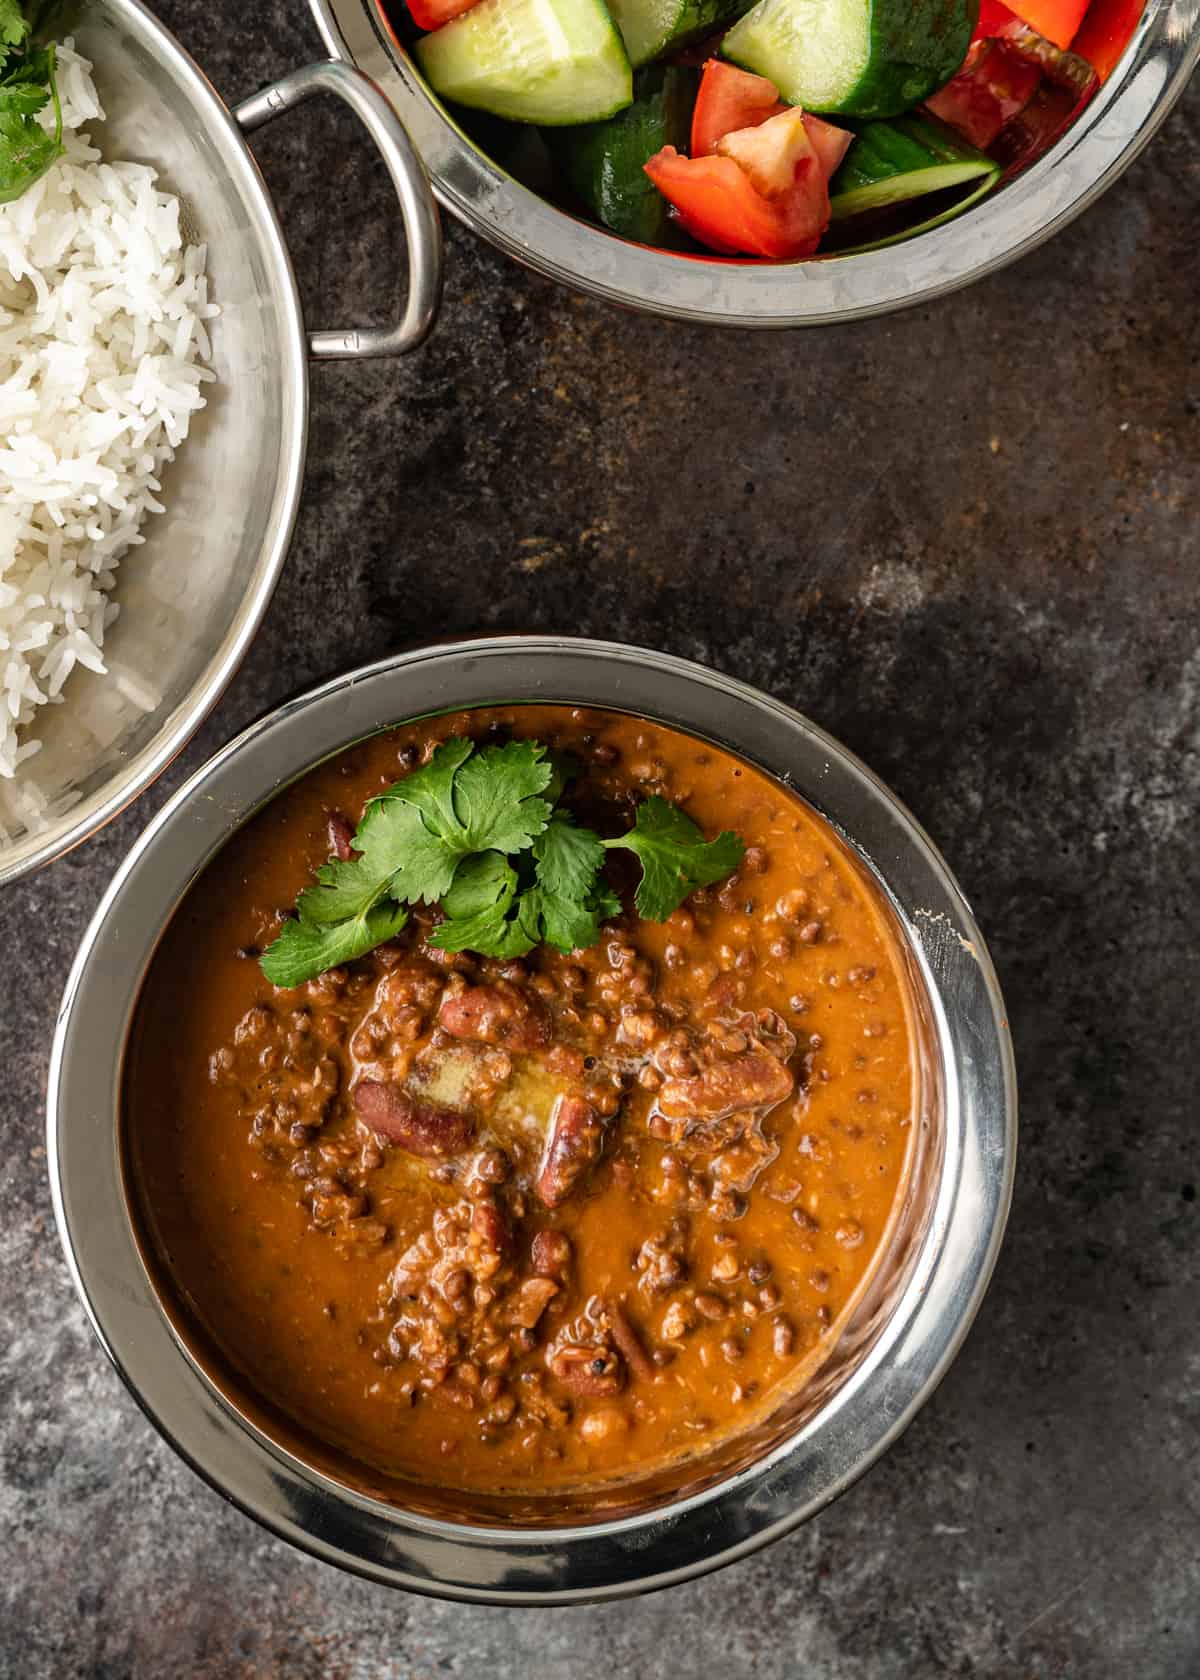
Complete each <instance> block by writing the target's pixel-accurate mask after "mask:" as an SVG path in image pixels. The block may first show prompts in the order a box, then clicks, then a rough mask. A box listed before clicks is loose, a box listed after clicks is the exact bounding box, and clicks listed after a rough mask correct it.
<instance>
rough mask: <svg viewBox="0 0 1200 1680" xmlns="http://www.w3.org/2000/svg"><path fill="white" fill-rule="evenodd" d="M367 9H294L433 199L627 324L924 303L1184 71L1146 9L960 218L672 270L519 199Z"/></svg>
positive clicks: (1139, 117)
mask: <svg viewBox="0 0 1200 1680" xmlns="http://www.w3.org/2000/svg"><path fill="white" fill-rule="evenodd" d="M379 3H380V0H309V7H310V10H311V11H312V13H313V16H314V18H315V20H316V23H317V28H318V29H319V30H320V32H321V37H322V39H323V40H324V42H325V45H326V48H327V49H328V51H329V52H330V54H331V55H332V56H334V57H336V58H342V59H345V60H347V61H348V62H350V63H352V64H357V65H358V67H359V68H360V69H361V70H364V71H365V72H366V73H367V75H369V76H370V77H371V78H372V79H373V80H374V81H375V82H376V83H378V85H379V86H380V87H381V88H382V90H383V92H384V93H386V94H387V96H388V97H389V98H390V99H391V101H392V103H393V104H394V105H395V106H396V108H397V110H398V112H399V114H400V116H401V118H402V120H403V122H404V124H405V126H406V127H407V129H408V130H409V133H410V135H411V136H412V139H413V142H414V144H415V145H416V147H417V150H418V151H419V152H420V154H421V156H422V159H423V160H424V163H425V166H426V168H427V169H428V171H429V174H430V179H431V181H432V184H433V189H434V193H435V194H436V196H437V198H438V199H439V200H440V202H441V203H442V204H443V205H444V206H445V208H446V209H447V210H449V211H450V212H451V213H452V214H453V215H455V216H456V217H457V218H458V219H459V220H460V221H462V222H465V223H466V225H467V226H468V227H470V228H472V229H473V230H474V231H475V232H476V233H478V234H481V235H482V236H483V237H484V238H485V239H487V240H488V241H489V242H490V243H491V244H492V245H495V246H496V247H497V248H498V249H499V250H501V251H503V252H505V254H506V255H508V256H510V257H512V258H514V259H515V260H516V261H518V262H520V263H523V264H524V265H525V266H526V267H528V268H532V269H534V270H535V271H536V272H538V273H539V274H543V275H546V276H548V277H549V278H550V279H552V280H557V281H559V282H560V283H562V284H564V285H568V286H571V287H573V288H575V289H576V290H577V291H581V292H585V293H587V294H589V295H590V296H593V297H597V298H601V299H603V300H604V301H606V302H609V303H615V304H618V305H621V306H622V307H625V308H629V309H635V310H639V311H641V312H642V313H645V314H650V315H657V316H662V317H666V318H669V319H673V320H682V321H693V322H705V323H709V324H712V325H720V326H740V327H777V328H779V327H804V326H823V325H831V324H833V323H835V322H839V321H853V320H861V319H864V318H867V317H870V316H874V315H884V314H890V313H892V312H893V311H895V310H899V309H905V308H909V307H912V306H914V305H916V304H920V303H928V302H931V301H932V300H933V299H934V298H938V297H943V296H945V295H947V294H948V293H950V292H954V291H957V290H959V289H960V288H961V287H963V286H967V285H970V284H971V283H972V282H973V281H975V280H979V279H982V278H984V276H986V275H988V274H992V273H994V272H995V271H996V270H998V269H1000V268H1002V267H1004V266H1005V265H1006V264H1008V263H1010V262H1013V261H1015V260H1016V259H1017V258H1018V257H1022V256H1024V255H1026V254H1027V253H1028V252H1030V251H1032V250H1034V249H1035V248H1036V247H1037V246H1038V245H1040V244H1042V242H1043V241H1044V240H1046V239H1048V238H1049V237H1050V236H1051V235H1052V234H1053V233H1056V232H1057V231H1058V230H1059V229H1061V228H1063V227H1065V226H1066V225H1067V223H1068V222H1070V221H1072V220H1074V218H1075V217H1076V216H1077V215H1079V214H1080V213H1081V212H1082V211H1083V210H1085V209H1086V208H1087V207H1088V205H1090V204H1092V203H1093V202H1094V201H1095V200H1096V199H1097V198H1098V197H1099V196H1100V194H1101V193H1102V192H1104V191H1105V189H1106V188H1107V187H1108V186H1110V185H1111V184H1112V182H1113V181H1115V180H1116V178H1117V176H1118V175H1120V174H1121V173H1122V172H1123V171H1124V170H1125V169H1126V168H1128V166H1129V164H1131V163H1132V162H1133V160H1134V158H1135V157H1136V156H1137V155H1138V153H1139V152H1140V151H1141V149H1142V147H1143V146H1144V145H1146V144H1147V142H1148V141H1149V140H1150V139H1151V138H1152V136H1153V135H1154V133H1155V132H1156V130H1157V129H1158V127H1159V125H1160V124H1161V123H1162V122H1163V121H1164V119H1165V118H1166V116H1167V115H1168V113H1169V112H1170V110H1171V108H1172V106H1173V105H1174V104H1175V101H1176V100H1177V99H1178V98H1179V96H1180V94H1181V93H1182V92H1183V90H1184V88H1185V87H1186V85H1187V82H1188V80H1189V78H1190V76H1191V73H1192V71H1193V69H1194V68H1195V65H1196V63H1197V60H1198V59H1200V24H1198V22H1197V16H1196V12H1195V8H1194V5H1193V4H1192V0H1148V3H1147V5H1146V9H1145V11H1144V12H1143V15H1142V17H1141V19H1140V20H1139V23H1138V25H1137V28H1136V29H1135V31H1134V34H1133V36H1132V38H1131V40H1130V42H1129V44H1128V46H1127V47H1126V50H1125V52H1124V54H1123V55H1122V58H1121V61H1120V63H1119V64H1118V66H1117V67H1116V69H1115V70H1114V71H1113V73H1112V75H1111V76H1110V78H1109V79H1108V81H1107V82H1106V83H1105V84H1104V85H1103V86H1102V87H1101V88H1100V90H1099V91H1098V93H1097V94H1096V96H1095V98H1094V99H1093V100H1092V101H1091V103H1090V104H1089V106H1088V107H1087V109H1086V110H1085V111H1083V112H1082V113H1081V115H1080V116H1079V118H1078V119H1077V120H1076V121H1075V122H1074V123H1073V124H1072V126H1071V128H1070V129H1069V130H1068V131H1067V133H1066V134H1065V135H1063V136H1062V138H1061V139H1060V140H1059V141H1058V142H1057V143H1056V144H1055V145H1054V146H1053V147H1051V149H1050V150H1049V151H1048V152H1047V153H1046V155H1045V156H1044V157H1042V158H1040V159H1039V160H1038V162H1037V163H1036V164H1034V165H1033V166H1032V167H1030V168H1029V169H1027V170H1025V171H1024V172H1023V173H1022V174H1021V175H1020V176H1018V177H1017V178H1016V179H1015V180H1014V181H1012V182H1010V183H1008V184H1007V185H1006V186H1005V187H1004V189H1003V190H1002V191H1000V192H997V193H996V194H994V195H989V196H988V197H986V198H984V199H983V200H982V201H981V202H980V203H979V204H977V205H975V206H974V207H973V208H972V209H971V210H969V211H968V212H967V213H966V215H965V216H964V217H962V218H961V219H960V220H952V221H950V222H948V223H946V224H944V225H943V226H941V227H937V228H934V229H932V230H930V231H929V232H927V233H923V234H919V235H917V236H916V237H915V238H913V239H910V240H907V241H904V242H903V243H900V244H897V245H892V246H889V247H887V248H886V249H883V250H876V251H867V252H863V253H859V254H857V255H849V254H847V255H843V256H836V255H831V256H829V257H824V258H817V259H812V260H808V261H805V262H799V263H790V264H789V263H762V262H753V261H745V260H736V259H735V260H732V261H731V260H730V259H727V258H717V257H714V258H711V259H704V258H700V259H697V258H694V257H684V256H680V255H679V254H677V253H672V252H668V251H661V250H656V249H654V248H652V247H650V246H645V245H637V244H634V243H632V242H631V241H628V240H624V239H620V238H619V237H618V236H617V235H615V234H612V233H609V232H608V231H607V230H605V229H602V228H600V227H597V226H595V225H593V224H592V223H589V222H586V221H583V220H581V219H579V218H577V217H574V216H572V215H570V214H569V213H568V212H566V211H563V210H560V209H558V208H556V207H555V206H554V205H552V204H550V203H548V202H547V201H546V200H545V199H542V198H540V197H539V196H538V195H537V194H536V193H533V192H531V191H530V190H529V189H528V188H526V187H524V186H522V185H521V184H520V183H519V182H518V181H516V180H514V179H513V177H512V176H510V175H508V174H506V173H505V171H504V170H503V169H501V168H500V166H499V165H498V164H496V163H494V162H492V160H491V159H490V158H488V157H486V156H485V155H484V154H483V153H482V152H480V151H479V150H477V149H476V147H475V146H474V144H473V143H472V142H471V141H470V140H469V139H467V137H466V136H465V135H464V134H463V132H462V130H461V129H460V128H459V127H458V126H457V124H456V123H455V122H454V120H453V119H452V117H450V115H449V114H448V113H447V112H446V110H445V109H444V107H443V106H442V105H441V103H440V102H439V101H438V99H437V98H436V96H435V95H433V94H432V93H431V92H430V91H429V90H428V88H427V87H426V86H425V83H424V81H423V79H422V78H421V76H420V74H419V72H418V70H417V69H416V66H415V65H414V64H413V62H412V60H411V59H410V58H409V56H408V54H407V53H406V52H405V51H404V50H403V48H402V47H400V46H399V45H398V43H396V41H395V39H394V37H392V36H391V34H390V31H388V30H387V28H386V26H385V25H384V24H383V23H382V21H381V19H380V15H379Z"/></svg>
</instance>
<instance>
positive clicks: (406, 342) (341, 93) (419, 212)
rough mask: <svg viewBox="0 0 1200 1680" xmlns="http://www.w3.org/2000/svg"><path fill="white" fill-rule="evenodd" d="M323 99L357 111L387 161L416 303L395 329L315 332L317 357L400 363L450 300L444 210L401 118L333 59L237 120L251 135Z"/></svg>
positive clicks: (366, 81)
mask: <svg viewBox="0 0 1200 1680" xmlns="http://www.w3.org/2000/svg"><path fill="white" fill-rule="evenodd" d="M318 93H333V94H336V95H337V97H338V98H339V99H341V100H343V101H344V102H345V103H346V104H347V105H349V107H350V109H351V110H352V111H353V112H354V114H355V116H357V117H358V118H359V120H360V121H361V122H362V123H363V125H364V127H365V128H366V129H367V132H368V133H369V134H370V136H371V138H372V140H374V142H375V144H376V145H377V146H378V148H379V150H380V152H381V153H382V155H383V161H384V163H385V164H386V165H387V171H388V174H389V175H390V176H391V178H392V185H393V187H395V189H396V197H397V198H398V199H399V200H400V215H401V217H402V219H403V221H404V233H405V237H406V238H407V240H408V301H407V303H406V304H405V308H404V314H403V315H402V316H401V318H400V320H399V321H397V322H396V323H395V324H394V325H393V326H390V327H351V328H349V329H348V330H346V331H332V332H310V333H309V335H308V351H309V355H310V356H311V357H312V358H313V360H314V361H320V362H327V361H344V360H346V359H348V358H350V357H360V356H363V357H365V356H399V355H401V354H403V352H404V351H405V350H415V349H416V347H417V345H418V344H420V343H421V341H422V340H423V339H424V338H425V336H426V334H427V333H428V332H429V329H430V327H432V325H433V319H434V316H435V315H436V314H437V307H438V302H439V300H440V298H441V294H442V228H441V222H440V220H439V219H438V212H437V205H436V204H435V203H434V201H433V193H432V192H431V191H430V187H429V178H428V176H427V175H426V174H425V168H424V165H423V164H422V162H421V160H420V158H419V157H418V156H417V153H416V150H415V148H414V146H413V143H412V141H411V140H410V139H409V138H408V135H407V133H406V132H405V129H404V125H403V123H402V122H401V121H400V118H399V117H398V116H397V115H396V113H395V111H394V110H393V109H392V107H391V105H390V104H389V103H388V101H387V100H386V99H385V98H384V96H383V94H382V93H380V91H379V89H378V88H377V87H376V86H375V83H374V82H373V81H371V79H370V77H368V76H364V75H363V73H362V71H361V70H356V69H354V67H353V66H352V65H349V64H339V63H337V62H335V61H334V60H333V59H327V60H324V61H322V62H321V63H318V64H306V65H304V66H302V68H301V69H299V70H293V71H291V73H290V74H289V75H286V76H284V77H282V78H281V79H280V80H279V81H278V82H273V83H272V84H271V86H270V87H266V88H263V89H262V91H261V92H259V93H253V94H251V95H250V97H249V99H243V100H242V102H241V104H240V105H236V106H235V107H234V111H233V115H234V118H235V119H236V121H237V122H238V124H239V125H240V126H241V127H242V128H243V129H245V130H246V131H247V132H248V131H250V130H251V129H255V128H260V127H261V126H262V124H263V123H265V122H270V120H271V118H272V117H277V116H279V114H280V113H281V112H283V111H290V110H291V109H292V107H293V106H295V105H299V104H301V103H302V102H303V101H304V100H306V99H311V98H312V97H313V95H314V94H318Z"/></svg>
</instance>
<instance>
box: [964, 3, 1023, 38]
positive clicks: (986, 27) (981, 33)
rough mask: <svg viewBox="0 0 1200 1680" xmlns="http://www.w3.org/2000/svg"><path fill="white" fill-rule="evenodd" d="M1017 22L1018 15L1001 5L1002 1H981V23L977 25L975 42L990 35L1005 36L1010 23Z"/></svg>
mask: <svg viewBox="0 0 1200 1680" xmlns="http://www.w3.org/2000/svg"><path fill="white" fill-rule="evenodd" d="M1016 21H1017V14H1016V13H1015V12H1014V11H1010V10H1009V8H1008V7H1007V6H1005V5H1003V4H1002V3H1001V0H980V5H979V22H978V23H977V24H976V25H975V33H974V35H972V37H971V39H972V40H973V41H982V40H985V39H986V38H987V37H988V36H989V35H1003V34H1004V31H1005V30H1006V28H1007V27H1008V25H1009V24H1010V23H1015V22H1016Z"/></svg>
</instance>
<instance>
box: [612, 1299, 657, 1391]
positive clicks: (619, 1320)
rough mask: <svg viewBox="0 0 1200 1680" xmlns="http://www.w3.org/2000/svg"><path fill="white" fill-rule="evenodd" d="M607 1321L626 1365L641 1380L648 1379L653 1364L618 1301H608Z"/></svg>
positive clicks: (652, 1375) (650, 1377) (645, 1380)
mask: <svg viewBox="0 0 1200 1680" xmlns="http://www.w3.org/2000/svg"><path fill="white" fill-rule="evenodd" d="M608 1322H609V1326H610V1328H611V1330H612V1339H613V1341H614V1342H615V1343H616V1344H617V1348H618V1351H619V1352H620V1354H621V1357H622V1358H623V1359H624V1361H625V1363H626V1365H628V1367H629V1369H630V1370H631V1371H632V1372H633V1374H634V1376H635V1377H639V1378H640V1379H641V1380H642V1381H643V1382H648V1381H650V1380H651V1379H652V1378H653V1377H654V1375H655V1369H654V1366H653V1364H652V1363H651V1361H650V1359H649V1357H648V1355H647V1353H646V1350H645V1348H644V1347H643V1346H642V1344H641V1340H640V1339H639V1337H638V1333H637V1331H636V1330H635V1329H634V1327H633V1324H632V1323H631V1321H630V1319H629V1316H628V1314H627V1313H626V1311H625V1309H624V1307H623V1306H622V1305H621V1303H620V1302H619V1301H610V1302H609V1303H608Z"/></svg>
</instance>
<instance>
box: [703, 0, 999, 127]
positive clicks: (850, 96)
mask: <svg viewBox="0 0 1200 1680" xmlns="http://www.w3.org/2000/svg"><path fill="white" fill-rule="evenodd" d="M978 21H979V0H758V4H757V5H756V6H755V7H754V8H753V9H752V10H751V11H749V12H747V13H746V16H745V17H744V18H742V20H741V22H740V23H736V24H734V26H733V28H732V29H731V30H730V31H729V34H728V35H726V37H725V39H724V41H723V42H722V44H721V52H722V54H723V56H724V57H726V58H729V59H732V60H733V62H734V63H735V64H740V65H743V66H744V67H745V68H746V69H747V70H753V71H755V72H756V73H757V74H758V75H760V76H766V77H768V78H769V79H770V80H771V81H773V82H774V83H775V86H776V87H777V88H778V89H779V96H780V98H781V99H784V100H786V101H787V103H788V104H789V105H802V106H803V107H804V109H805V110H806V111H820V112H824V113H827V114H830V115H841V116H859V117H894V116H898V115H900V113H901V112H903V111H907V110H910V109H911V108H912V106H914V105H916V104H918V103H919V102H920V101H921V100H922V99H925V98H926V97H927V96H928V95H929V94H931V93H933V92H934V90H935V89H936V88H939V87H941V86H942V85H943V83H945V82H948V81H949V80H950V78H951V77H952V76H953V75H955V73H956V72H957V71H958V69H959V68H960V66H961V64H962V61H963V59H964V58H965V57H966V53H967V48H968V46H969V45H970V42H971V36H972V34H973V33H974V30H975V25H976V23H977V22H978Z"/></svg>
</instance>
